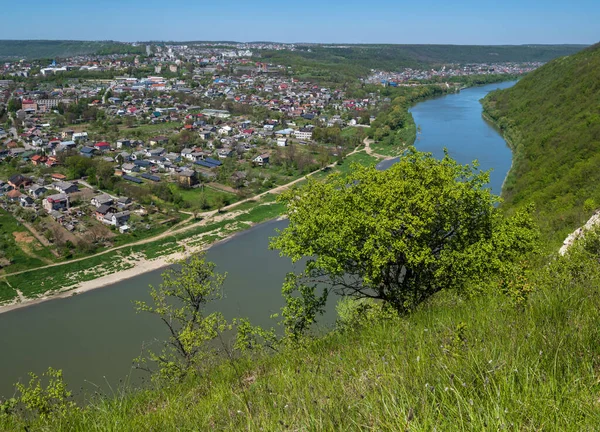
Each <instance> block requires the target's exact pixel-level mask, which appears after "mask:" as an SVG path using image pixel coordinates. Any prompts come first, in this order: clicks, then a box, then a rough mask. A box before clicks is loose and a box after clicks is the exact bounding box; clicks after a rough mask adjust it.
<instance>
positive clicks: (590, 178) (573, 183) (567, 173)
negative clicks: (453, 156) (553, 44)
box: [483, 44, 600, 246]
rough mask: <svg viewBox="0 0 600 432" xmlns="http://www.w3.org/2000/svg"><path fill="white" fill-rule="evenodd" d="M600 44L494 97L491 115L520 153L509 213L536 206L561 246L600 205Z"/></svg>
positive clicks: (508, 186)
mask: <svg viewBox="0 0 600 432" xmlns="http://www.w3.org/2000/svg"><path fill="white" fill-rule="evenodd" d="M599 101H600V44H596V45H594V46H591V47H589V48H587V49H585V50H583V51H581V52H579V53H577V54H575V55H572V56H569V57H561V58H558V59H556V60H554V61H552V62H550V63H548V64H547V65H545V66H543V67H541V68H539V69H538V70H536V71H534V72H532V73H530V74H528V75H527V76H526V77H524V78H523V79H522V80H521V81H519V82H518V83H517V84H516V85H515V86H514V87H512V88H510V89H506V90H499V91H495V92H493V93H490V94H489V95H488V96H487V97H486V98H485V99H484V101H483V104H484V108H485V112H486V113H487V115H488V116H489V117H490V118H491V119H492V120H493V121H494V122H495V123H496V124H497V125H498V126H499V127H500V128H501V129H502V133H503V134H504V135H505V137H506V138H507V139H508V140H509V141H510V143H511V145H512V147H513V153H514V154H513V168H512V170H511V171H510V173H509V176H508V178H507V180H506V183H505V186H504V192H503V195H504V199H505V203H504V206H505V207H506V208H508V209H511V208H515V207H521V206H523V205H525V204H527V203H530V202H534V203H535V205H536V208H537V211H538V218H539V222H540V227H541V229H542V232H543V233H545V234H546V235H547V236H549V240H550V244H551V245H552V246H557V245H558V244H560V242H562V241H563V240H564V238H565V237H566V235H567V234H568V233H569V232H571V231H573V230H574V229H575V228H576V227H578V226H580V225H581V224H582V223H583V222H584V221H585V220H587V219H588V218H589V217H590V216H591V214H592V212H593V211H594V210H595V209H596V207H598V205H599V204H600V187H599V181H600V169H599V167H600V102H599Z"/></svg>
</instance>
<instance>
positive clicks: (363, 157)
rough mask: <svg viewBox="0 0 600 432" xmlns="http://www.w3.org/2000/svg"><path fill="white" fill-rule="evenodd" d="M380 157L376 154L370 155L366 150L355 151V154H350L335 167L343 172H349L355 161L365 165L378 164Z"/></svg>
mask: <svg viewBox="0 0 600 432" xmlns="http://www.w3.org/2000/svg"><path fill="white" fill-rule="evenodd" d="M378 161H379V159H377V158H376V157H375V156H370V155H368V154H366V153H365V152H358V153H354V154H353V155H350V156H348V157H347V158H346V159H344V161H343V162H342V163H341V164H339V163H338V164H337V165H336V166H335V168H334V170H335V171H339V172H341V173H342V174H347V173H349V172H350V168H351V166H352V164H353V163H357V164H359V165H363V166H369V165H376V164H377V162H378Z"/></svg>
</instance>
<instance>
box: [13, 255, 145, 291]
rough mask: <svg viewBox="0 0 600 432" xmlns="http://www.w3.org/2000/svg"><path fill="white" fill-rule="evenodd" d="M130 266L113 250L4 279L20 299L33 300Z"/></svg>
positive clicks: (130, 265)
mask: <svg viewBox="0 0 600 432" xmlns="http://www.w3.org/2000/svg"><path fill="white" fill-rule="evenodd" d="M132 266H133V264H131V263H127V262H125V261H124V260H123V255H121V254H120V253H119V252H118V251H117V252H111V253H108V254H104V255H100V256H94V257H90V258H87V259H84V260H82V261H77V262H72V263H68V262H67V263H65V264H61V265H60V266H58V267H48V268H41V269H36V270H33V271H29V272H26V273H21V274H18V275H13V276H7V280H8V281H9V283H10V284H11V285H12V286H13V287H14V288H17V289H19V290H20V291H21V292H22V293H23V295H24V296H26V297H32V298H35V297H38V296H40V295H42V294H44V293H46V292H51V291H58V290H62V289H64V288H67V287H71V286H74V285H75V284H77V283H79V282H85V281H89V280H93V279H96V278H98V277H100V276H104V275H106V274H110V273H115V272H117V271H120V270H125V269H127V268H131V267H132Z"/></svg>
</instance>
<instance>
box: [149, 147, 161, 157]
mask: <svg viewBox="0 0 600 432" xmlns="http://www.w3.org/2000/svg"><path fill="white" fill-rule="evenodd" d="M164 153H165V149H164V148H162V147H157V148H155V149H149V150H147V151H146V156H147V157H153V156H162V155H163V154H164Z"/></svg>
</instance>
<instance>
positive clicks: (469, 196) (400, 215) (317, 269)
mask: <svg viewBox="0 0 600 432" xmlns="http://www.w3.org/2000/svg"><path fill="white" fill-rule="evenodd" d="M488 179H489V174H488V173H486V172H480V171H479V170H477V164H476V163H474V164H473V166H469V165H464V166H463V165H459V164H458V163H457V162H455V161H454V160H452V159H451V158H450V157H449V156H448V155H447V154H446V156H445V157H444V158H443V159H442V160H437V159H435V158H433V156H432V155H431V154H429V153H421V152H417V151H416V150H415V149H414V148H411V149H410V150H409V151H408V152H407V153H406V154H405V155H404V156H403V157H402V158H401V159H400V161H399V162H398V163H397V164H395V165H393V166H392V167H391V168H389V169H388V170H386V171H377V170H376V169H375V168H374V167H368V168H367V167H361V166H359V165H353V167H352V171H351V173H350V174H349V175H348V176H346V177H343V176H341V175H339V174H338V175H333V176H330V178H329V181H328V182H325V183H322V182H317V181H309V182H308V183H307V184H306V185H305V186H303V187H302V188H300V189H296V190H290V191H287V192H284V193H283V194H282V195H281V198H280V200H281V201H283V202H284V203H285V204H286V205H287V214H288V215H289V220H290V224H289V226H288V228H286V229H285V230H283V231H282V232H280V233H279V235H278V237H276V238H274V239H273V240H272V242H271V248H274V249H280V250H281V254H282V255H286V256H288V257H290V258H291V259H292V261H294V262H297V261H298V260H300V259H302V258H306V257H307V258H308V261H307V264H306V268H305V270H304V272H303V273H301V274H299V275H289V276H288V278H287V279H286V283H285V284H284V287H283V293H284V296H285V297H286V301H287V306H286V308H287V309H286V308H284V311H283V315H284V321H287V322H286V327H289V326H290V325H291V326H296V325H298V323H300V325H299V327H298V330H299V331H305V330H306V329H307V327H308V325H309V324H310V322H311V321H314V317H315V316H316V314H317V313H318V312H320V311H322V309H323V307H324V305H325V302H326V300H327V295H328V293H329V292H330V291H334V292H336V293H337V294H339V295H343V296H352V297H357V298H373V299H379V300H383V301H384V302H385V303H388V304H389V305H390V306H392V307H393V308H394V309H395V310H396V311H397V312H398V313H406V312H409V311H411V310H413V309H414V308H415V307H416V306H417V305H419V304H420V303H422V302H423V301H425V300H426V299H428V298H429V297H430V296H432V295H433V294H435V293H436V292H438V291H441V290H443V289H457V290H463V289H466V288H468V287H469V286H471V284H477V283H479V282H482V281H484V280H486V279H487V278H488V277H491V276H492V275H494V274H499V273H500V272H501V271H502V269H503V268H504V267H505V266H507V265H509V263H512V262H515V261H517V260H519V259H522V258H523V257H524V256H525V255H526V254H528V253H529V252H531V251H533V250H534V249H535V245H536V238H537V230H536V227H535V226H534V223H533V221H532V219H531V217H530V212H531V209H528V211H523V212H517V213H516V214H515V215H514V216H513V217H512V218H505V217H504V216H503V215H502V214H501V213H500V211H499V210H498V209H497V208H496V207H495V204H496V203H497V201H498V199H497V198H496V197H494V196H493V195H492V194H491V192H490V190H489V188H487V187H486V184H487V182H488ZM319 286H321V287H322V286H325V289H324V290H323V293H322V294H321V295H319V294H318V291H319ZM298 293H299V294H300V295H299V296H298ZM307 315H308V318H309V319H308V321H307V319H306V316H307Z"/></svg>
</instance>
